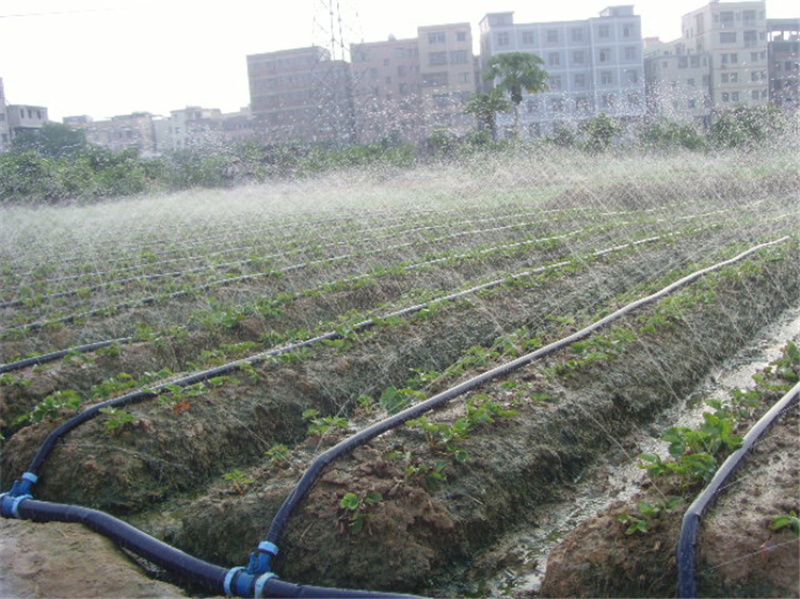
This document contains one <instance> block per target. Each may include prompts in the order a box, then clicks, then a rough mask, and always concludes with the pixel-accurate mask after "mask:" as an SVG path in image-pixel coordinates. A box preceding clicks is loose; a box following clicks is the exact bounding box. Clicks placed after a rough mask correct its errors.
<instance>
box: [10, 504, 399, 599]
mask: <svg viewBox="0 0 800 599" xmlns="http://www.w3.org/2000/svg"><path fill="white" fill-rule="evenodd" d="M16 512H17V513H16V515H17V517H19V518H20V519H22V520H31V521H32V522H69V523H79V524H83V525H85V526H86V527H88V528H89V529H91V530H93V531H94V532H96V533H99V534H101V535H103V536H105V537H108V538H109V539H111V540H112V541H114V542H115V543H116V544H117V545H119V546H120V547H122V548H123V549H127V550H128V551H131V552H132V553H135V554H136V555H138V556H140V557H142V558H144V559H146V560H147V561H149V562H150V563H152V564H155V565H157V566H159V567H161V568H163V569H164V570H166V571H168V572H170V573H171V574H172V575H174V576H175V577H176V579H177V580H178V581H179V582H180V583H182V584H185V585H189V586H193V587H200V588H203V589H205V590H206V591H209V592H211V593H214V594H216V595H222V594H224V593H225V581H226V578H228V576H229V572H230V569H229V568H223V567H221V566H215V565H214V564H210V563H208V562H205V561H203V560H201V559H198V558H196V557H193V556H191V555H189V554H188V553H184V552H183V551H181V550H180V549H177V548H175V547H172V546H170V545H167V544H166V543H164V542H162V541H160V540H158V539H156V538H155V537H151V536H150V535H148V534H147V533H144V532H142V531H141V530H139V529H137V528H135V527H133V526H131V525H130V524H128V523H127V522H125V521H123V520H120V519H118V518H115V517H114V516H111V515H109V514H106V513H105V512H101V511H98V510H93V509H90V508H86V507H81V506H77V505H66V504H62V503H51V502H47V501H37V500H35V499H26V500H25V501H21V502H19V504H18V505H17V506H16ZM3 515H4V516H6V514H5V513H4V514H3ZM57 550H58V548H57V547H56V548H54V551H57ZM262 589H263V590H262V591H261V593H260V594H259V596H260V597H309V598H311V597H314V598H323V597H337V598H338V597H355V598H367V597H375V598H376V599H380V598H386V599H404V598H409V597H410V596H409V595H399V594H392V593H377V592H371V591H353V590H348V589H336V588H326V587H316V586H307V585H299V584H294V583H291V582H286V581H283V580H279V579H278V578H277V577H275V578H270V579H269V580H267V582H266V583H265V584H264V585H263V588H262ZM254 590H255V589H252V590H251V592H254Z"/></svg>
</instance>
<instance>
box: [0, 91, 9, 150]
mask: <svg viewBox="0 0 800 599" xmlns="http://www.w3.org/2000/svg"><path fill="white" fill-rule="evenodd" d="M10 145H11V133H10V131H9V129H8V114H7V112H6V94H5V91H4V90H3V78H2V77H0V152H5V151H6V150H7V149H8V148H9V146H10Z"/></svg>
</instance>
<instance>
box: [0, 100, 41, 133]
mask: <svg viewBox="0 0 800 599" xmlns="http://www.w3.org/2000/svg"><path fill="white" fill-rule="evenodd" d="M6 119H7V120H8V132H9V139H14V137H15V136H17V135H19V134H20V133H22V132H23V131H36V130H38V129H41V128H42V127H44V124H45V123H47V122H48V118H47V108H45V107H44V106H30V105H28V104H9V105H7V106H6Z"/></svg>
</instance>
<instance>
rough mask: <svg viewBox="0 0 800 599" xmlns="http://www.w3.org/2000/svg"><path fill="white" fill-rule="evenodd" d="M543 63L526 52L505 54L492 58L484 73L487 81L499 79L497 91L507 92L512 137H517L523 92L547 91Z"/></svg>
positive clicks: (535, 56) (536, 92) (534, 55)
mask: <svg viewBox="0 0 800 599" xmlns="http://www.w3.org/2000/svg"><path fill="white" fill-rule="evenodd" d="M543 64H544V61H543V60H542V59H541V58H540V57H539V56H537V55H536V54H529V53H528V52H506V53H503V54H498V55H497V56H493V57H492V58H491V60H490V61H489V64H488V66H487V68H486V72H485V73H484V78H486V79H487V80H493V79H499V82H498V83H497V86H496V87H497V89H500V90H502V91H505V92H508V93H509V95H510V96H511V103H512V104H513V105H514V135H515V137H519V105H520V104H522V94H523V92H528V93H530V94H538V93H539V92H542V91H545V90H546V89H547V76H548V75H547V71H545V70H544V69H542V68H541V65H543Z"/></svg>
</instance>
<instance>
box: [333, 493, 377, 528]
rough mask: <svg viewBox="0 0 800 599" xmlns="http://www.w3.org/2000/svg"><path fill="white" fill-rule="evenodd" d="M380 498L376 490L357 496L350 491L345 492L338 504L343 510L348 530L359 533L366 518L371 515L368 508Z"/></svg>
mask: <svg viewBox="0 0 800 599" xmlns="http://www.w3.org/2000/svg"><path fill="white" fill-rule="evenodd" d="M382 500H383V496H382V495H381V494H380V493H378V492H377V491H372V492H370V493H367V494H366V495H365V496H364V497H359V496H358V495H357V494H356V493H352V492H350V493H347V494H345V496H344V497H342V500H341V501H340V502H339V506H340V507H342V508H343V509H344V510H345V518H346V521H347V526H348V528H349V529H350V532H352V533H354V534H358V533H360V532H361V531H362V530H363V529H364V525H365V524H366V523H367V521H368V519H370V518H372V516H373V514H372V513H369V511H368V510H369V509H371V508H372V507H373V506H374V505H375V504H377V503H379V502H380V501H382Z"/></svg>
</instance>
